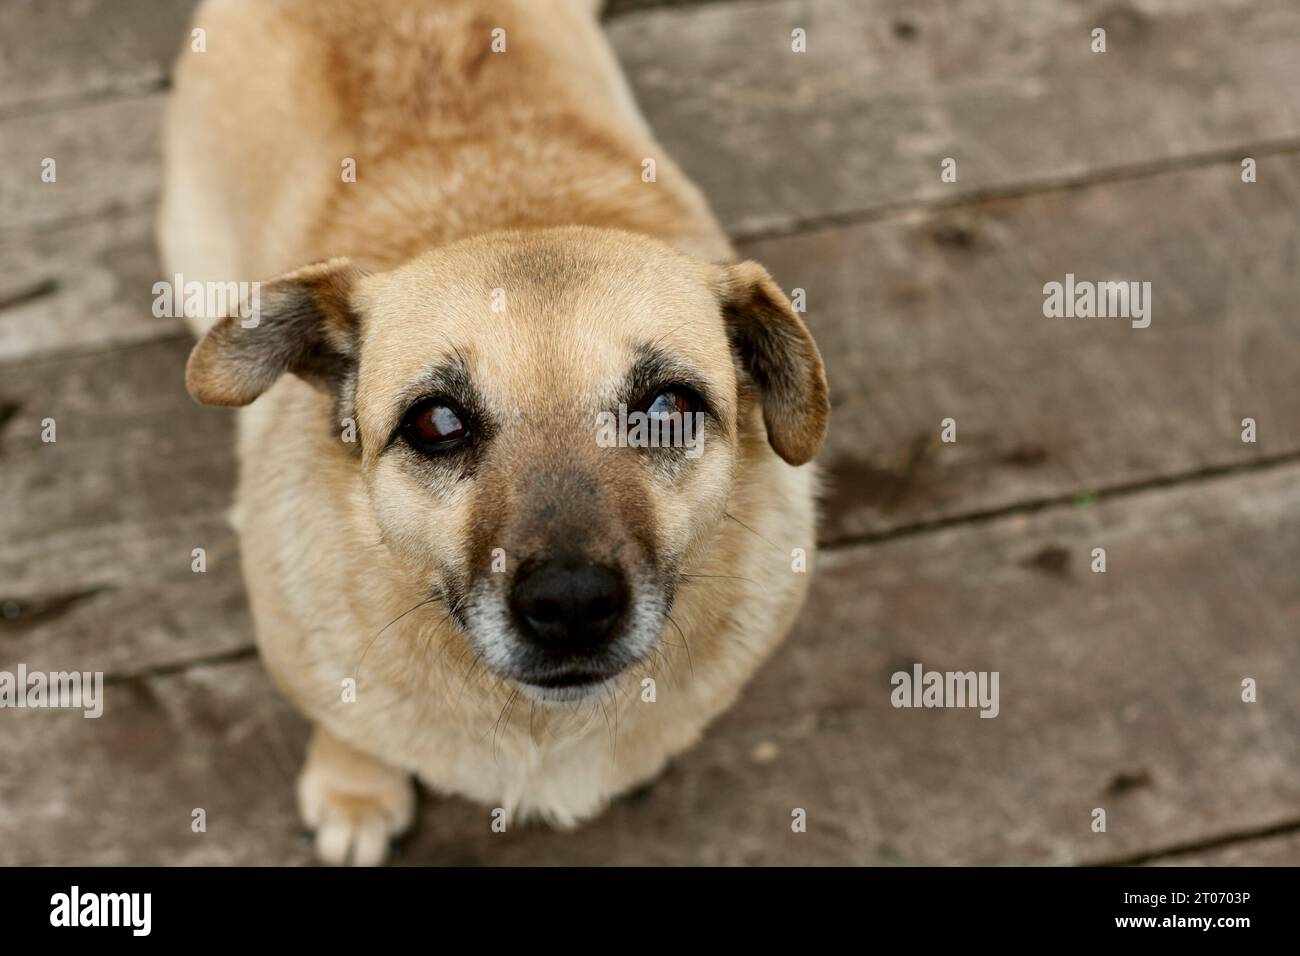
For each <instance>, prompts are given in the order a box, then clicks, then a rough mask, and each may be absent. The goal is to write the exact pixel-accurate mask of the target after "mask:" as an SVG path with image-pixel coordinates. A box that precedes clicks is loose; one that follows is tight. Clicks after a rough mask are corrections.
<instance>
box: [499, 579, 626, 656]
mask: <svg viewBox="0 0 1300 956" xmlns="http://www.w3.org/2000/svg"><path fill="white" fill-rule="evenodd" d="M627 602H628V588H627V582H626V580H625V579H624V577H623V575H622V573H621V572H619V571H618V570H616V569H615V568H612V567H609V566H608V565H603V564H594V563H591V562H586V561H545V562H542V563H539V564H534V565H529V566H525V567H524V568H523V569H521V570H520V573H519V576H518V577H517V578H516V579H515V583H514V587H513V589H512V590H511V593H510V607H511V610H512V611H513V613H514V616H515V619H516V621H517V622H518V623H519V625H520V629H521V630H522V631H523V632H524V633H525V635H527V636H528V637H529V638H531V639H533V640H535V641H537V642H539V643H542V644H546V645H548V646H551V647H554V648H556V649H565V650H580V649H588V650H589V649H591V648H593V647H595V646H598V645H600V644H604V643H606V642H607V641H608V640H610V638H611V637H612V636H613V634H614V631H615V628H616V627H617V625H618V622H619V620H620V619H621V618H622V615H623V611H624V610H625V609H626V607H627Z"/></svg>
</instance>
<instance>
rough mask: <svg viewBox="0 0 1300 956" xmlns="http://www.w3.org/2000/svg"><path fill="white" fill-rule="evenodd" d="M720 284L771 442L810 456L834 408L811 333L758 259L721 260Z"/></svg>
mask: <svg viewBox="0 0 1300 956" xmlns="http://www.w3.org/2000/svg"><path fill="white" fill-rule="evenodd" d="M716 288H717V293H718V296H719V299H720V300H721V303H722V317H723V320H724V321H725V322H726V326H727V336H728V338H729V339H730V340H731V349H732V352H733V354H734V355H735V357H736V360H737V362H738V363H739V365H740V366H741V368H743V369H744V370H745V371H746V372H747V373H748V374H749V377H750V378H751V379H752V380H753V382H754V384H755V386H757V388H758V391H759V393H760V395H761V398H762V403H763V421H764V422H765V423H766V425H767V440H768V442H770V443H771V445H772V448H773V450H774V451H775V452H776V453H777V454H778V455H780V456H781V457H782V458H784V459H785V460H786V461H788V462H789V463H790V464H792V465H802V464H805V463H806V462H809V461H811V460H812V458H813V456H814V455H816V454H817V451H818V449H820V448H821V445H822V440H823V439H824V438H825V437H826V426H827V424H828V422H829V421H830V414H831V407H830V399H829V397H828V393H827V389H826V373H825V371H824V370H823V369H822V357H821V353H820V352H818V351H817V344H816V343H815V342H814V341H813V337H812V334H811V333H810V332H809V331H808V328H807V326H805V325H804V324H803V321H802V320H801V319H800V318H799V316H798V315H797V314H796V313H795V311H794V309H793V308H792V307H791V305H790V300H789V299H787V298H786V296H785V293H784V292H782V291H781V287H780V286H778V285H777V284H776V282H775V281H774V280H773V279H772V277H771V276H770V275H768V272H767V270H766V269H764V268H763V267H762V266H761V265H759V264H758V263H757V262H741V263H737V264H735V265H730V266H723V267H722V269H721V274H720V276H719V278H718V280H717V286H716Z"/></svg>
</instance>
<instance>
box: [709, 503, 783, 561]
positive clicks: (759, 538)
mask: <svg viewBox="0 0 1300 956" xmlns="http://www.w3.org/2000/svg"><path fill="white" fill-rule="evenodd" d="M722 516H723V517H724V518H730V519H731V520H732V521H734V522H736V524H738V525H740V526H741V527H742V528H744V529H745V530H746V531H748V532H749V533H750V534H752V535H753V536H754V537H755V538H757V539H758V540H759V541H762V542H763V543H764V544H766V545H767V546H768V547H770V548H774V549H776V550H777V551H780V552H781V553H782V554H784V553H785V549H783V548H782V547H781V546H780V545H778V544H774V543H773V542H771V541H768V540H767V538H765V537H763V536H762V535H761V534H759V533H758V532H757V531H755V530H754V529H753V528H751V527H750V526H749V525H747V524H745V522H743V521H741V520H740V519H739V518H737V517H736V516H735V515H733V514H732V513H731V512H730V511H724V512H723V513H722Z"/></svg>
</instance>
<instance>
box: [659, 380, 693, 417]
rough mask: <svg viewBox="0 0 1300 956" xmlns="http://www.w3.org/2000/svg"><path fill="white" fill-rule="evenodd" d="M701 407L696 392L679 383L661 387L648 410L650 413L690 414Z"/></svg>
mask: <svg viewBox="0 0 1300 956" xmlns="http://www.w3.org/2000/svg"><path fill="white" fill-rule="evenodd" d="M698 407H699V399H698V398H696V396H695V393H694V392H692V391H691V390H690V389H688V388H684V387H682V386H679V385H670V386H669V387H668V388H664V389H660V390H659V392H658V393H656V395H655V397H654V398H653V399H651V400H650V406H649V407H648V408H647V409H646V412H647V413H648V414H650V415H671V414H673V413H676V414H678V415H689V414H690V413H691V412H693V411H696V410H697V409H698Z"/></svg>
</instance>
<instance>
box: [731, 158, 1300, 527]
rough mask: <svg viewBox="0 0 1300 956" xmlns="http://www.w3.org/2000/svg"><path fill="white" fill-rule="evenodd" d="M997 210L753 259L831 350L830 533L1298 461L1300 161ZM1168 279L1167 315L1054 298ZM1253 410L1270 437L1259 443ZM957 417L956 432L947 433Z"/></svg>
mask: <svg viewBox="0 0 1300 956" xmlns="http://www.w3.org/2000/svg"><path fill="white" fill-rule="evenodd" d="M1259 170H1260V171H1261V173H1260V180H1259V182H1256V183H1252V184H1247V183H1243V182H1241V180H1240V177H1239V175H1238V170H1237V168H1236V167H1235V165H1228V164H1222V165H1214V166H1209V167H1205V168H1202V169H1197V170H1192V171H1187V172H1176V173H1166V174H1162V175H1159V176H1151V177H1143V178H1140V179H1135V180H1131V181H1125V182H1119V183H1112V184H1106V185H1104V186H1100V185H1099V186H1094V187H1091V188H1087V189H1080V190H1064V191H1060V192H1055V193H1050V194H1040V195H1035V196H1031V197H1024V198H1021V199H1005V200H996V201H990V202H985V203H980V204H978V205H974V206H971V207H967V208H964V209H961V210H955V211H941V212H937V213H934V214H928V215H909V216H905V217H900V218H893V219H889V220H884V221H880V222H875V223H868V224H863V225H859V226H854V227H850V228H844V229H832V230H826V231H822V232H814V233H808V234H804V235H800V236H796V237H786V238H781V239H772V240H766V241H760V242H754V243H748V244H746V245H745V246H744V247H743V251H744V252H745V253H746V254H747V255H751V256H753V257H755V258H757V259H759V260H761V261H763V262H765V263H767V265H768V266H769V267H770V268H771V269H772V270H773V272H774V274H775V275H776V277H777V280H778V281H779V282H781V283H782V285H783V286H784V287H785V288H787V289H791V288H796V287H797V288H803V289H805V290H806V291H807V308H808V311H807V314H806V319H807V320H808V322H809V324H810V326H811V327H812V329H813V333H814V335H815V336H816V338H817V340H818V343H819V344H820V346H821V349H822V353H823V355H824V356H825V357H826V362H827V372H828V377H829V380H830V383H831V391H832V400H833V403H834V406H835V408H834V412H833V414H832V427H831V434H830V439H829V443H828V447H827V448H826V449H825V450H824V451H823V453H822V456H821V461H822V462H823V464H824V465H825V466H826V467H827V469H828V470H829V472H830V476H831V485H830V489H829V494H828V496H827V499H826V504H825V509H824V510H825V522H824V527H823V533H824V534H825V536H826V537H827V539H828V540H844V539H849V538H853V537H856V536H861V535H876V534H882V533H888V532H889V531H891V530H894V529H896V528H898V527H900V526H906V525H912V524H917V523H921V522H928V521H934V520H943V519H947V518H951V517H953V516H956V515H961V514H971V513H978V512H983V511H991V510H997V509H1000V508H1005V507H1009V506H1012V505H1015V504H1018V503H1023V502H1026V501H1035V500H1050V499H1053V498H1059V497H1061V496H1063V495H1071V494H1075V493H1079V492H1087V491H1094V490H1102V489H1106V488H1115V487H1123V486H1126V485H1131V484H1137V483H1141V482H1144V481H1149V480H1153V479H1156V478H1160V477H1168V476H1176V475H1180V474H1187V473H1194V472H1198V471H1202V470H1207V469H1216V468H1222V467H1228V466H1232V465H1236V464H1240V463H1243V462H1249V461H1252V460H1257V459H1259V458H1260V457H1263V456H1268V457H1275V456H1285V455H1292V454H1296V453H1297V452H1300V416H1297V415H1296V409H1297V408H1300V330H1298V329H1297V325H1296V323H1295V320H1294V310H1295V305H1294V303H1295V301H1296V296H1297V293H1298V292H1300V280H1297V264H1298V263H1300V236H1298V235H1297V232H1296V230H1295V228H1294V223H1293V222H1292V217H1290V216H1289V215H1284V214H1280V212H1279V211H1280V210H1284V209H1291V208H1294V206H1295V202H1296V196H1297V195H1298V194H1300V159H1297V158H1296V157H1292V156H1286V157H1276V158H1273V159H1268V160H1262V161H1261V162H1260V165H1259ZM1067 273H1073V274H1075V275H1076V276H1077V277H1078V279H1080V280H1088V281H1104V280H1123V281H1138V282H1150V283H1151V307H1152V311H1151V324H1150V326H1149V327H1148V328H1134V327H1133V326H1132V323H1131V322H1130V321H1128V320H1126V319H1123V318H1118V319H1116V318H1093V319H1083V318H1046V317H1044V315H1043V302H1044V296H1043V286H1044V284H1045V283H1047V282H1051V281H1057V282H1063V281H1064V280H1065V277H1066V274H1067ZM1246 417H1251V418H1254V419H1255V420H1256V422H1257V424H1258V426H1259V431H1258V441H1257V442H1255V443H1253V444H1248V443H1243V442H1242V440H1241V431H1242V426H1241V421H1242V419H1244V418H1246ZM946 418H952V419H954V420H955V422H956V439H957V440H956V442H955V443H951V444H945V443H943V442H942V441H941V440H940V431H941V423H942V422H943V420H944V419H946Z"/></svg>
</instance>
